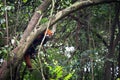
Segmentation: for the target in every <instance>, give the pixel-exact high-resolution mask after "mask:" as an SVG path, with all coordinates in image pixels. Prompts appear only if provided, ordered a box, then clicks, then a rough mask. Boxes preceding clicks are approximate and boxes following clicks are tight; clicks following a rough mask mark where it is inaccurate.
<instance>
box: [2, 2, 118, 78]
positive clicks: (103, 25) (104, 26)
mask: <svg viewBox="0 0 120 80" xmlns="http://www.w3.org/2000/svg"><path fill="white" fill-rule="evenodd" d="M75 1H76V0H59V1H57V0H53V2H52V3H51V5H50V6H49V8H48V9H47V10H46V11H45V15H44V17H43V18H42V19H41V21H40V22H39V24H44V23H46V22H47V21H48V19H49V18H50V17H51V16H54V15H55V14H56V13H57V12H59V11H60V10H62V9H65V8H67V7H69V6H71V5H72V4H73V3H75ZM118 1H119V0H118ZM42 2H43V0H0V67H1V66H2V63H3V62H4V61H3V60H8V59H9V55H10V52H11V51H12V50H13V49H14V48H15V47H16V46H17V45H19V40H20V39H21V37H22V34H23V32H24V30H25V29H26V27H27V25H28V23H29V21H30V19H31V17H32V16H33V14H34V12H35V9H36V7H38V6H39V5H40V4H41V3H42ZM81 2H82V0H81ZM53 5H54V7H53ZM50 15H51V16H50ZM13 42H14V43H13ZM38 48H40V47H39V46H38ZM38 54H39V55H38V56H37V57H36V59H35V60H32V64H33V67H34V70H33V71H32V72H30V71H29V70H28V69H27V68H26V64H25V62H24V59H22V60H21V61H20V63H19V65H18V66H17V68H16V70H15V72H14V74H12V71H11V72H10V78H11V80H14V79H15V80H108V79H110V80H120V3H119V2H117V3H115V2H114V3H106V4H97V5H91V6H89V7H84V8H81V9H78V10H77V11H75V12H73V13H71V14H68V15H67V16H66V17H64V18H62V19H61V20H59V21H58V22H57V27H56V32H55V34H54V36H53V37H52V39H51V40H50V41H48V42H47V44H45V45H44V46H43V47H42V48H40V49H39V51H38ZM10 67H12V66H10ZM13 75H16V76H14V77H12V76H13ZM108 77H109V78H108Z"/></svg>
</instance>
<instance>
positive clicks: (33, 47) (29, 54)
mask: <svg viewBox="0 0 120 80" xmlns="http://www.w3.org/2000/svg"><path fill="white" fill-rule="evenodd" d="M45 34H46V36H45ZM52 35H53V32H52V31H51V30H49V29H48V30H45V31H43V32H42V33H41V34H40V35H38V37H37V38H36V39H35V40H34V41H33V43H32V44H31V45H30V47H29V48H28V49H27V51H26V53H25V55H24V58H25V62H26V65H27V67H28V68H29V69H32V64H31V60H30V59H31V57H33V56H34V55H35V54H36V53H37V52H36V47H37V46H38V45H39V44H40V43H41V42H42V40H43V38H44V36H45V40H44V42H43V44H45V43H46V42H47V41H48V40H49V39H50V37H52ZM43 44H42V45H43Z"/></svg>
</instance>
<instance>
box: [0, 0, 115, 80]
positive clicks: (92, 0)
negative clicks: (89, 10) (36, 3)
mask: <svg viewBox="0 0 120 80" xmlns="http://www.w3.org/2000/svg"><path fill="white" fill-rule="evenodd" d="M45 1H51V0H45ZM115 1H117V0H86V1H77V2H76V3H74V4H73V5H71V6H70V7H68V8H66V9H63V10H61V11H59V12H58V13H57V14H56V15H55V16H54V17H53V18H52V20H51V23H50V25H49V26H52V25H54V24H55V23H56V22H58V21H59V20H60V19H62V18H64V17H65V16H67V15H68V14H70V13H72V12H74V11H76V10H78V9H81V8H84V7H87V6H91V5H96V4H101V3H110V2H115ZM49 4H50V3H49ZM46 6H47V5H46ZM42 7H43V8H44V7H45V6H42ZM43 8H42V9H43ZM46 8H47V7H46ZM46 8H45V9H46ZM43 11H44V10H43ZM36 17H40V14H38V13H35V14H34V16H33V18H32V19H31V21H30V23H29V26H28V28H27V29H26V30H25V32H24V37H22V39H21V40H20V42H21V43H22V45H21V43H20V45H18V48H17V49H14V50H13V52H15V55H14V56H13V57H11V58H10V60H9V63H10V64H8V65H7V66H10V65H11V63H12V69H13V70H14V69H15V67H16V66H17V64H18V62H19V60H21V59H22V57H23V55H24V53H25V51H26V50H27V48H28V47H29V46H30V44H31V43H32V42H33V40H34V39H35V38H36V37H37V36H38V35H39V34H40V33H41V32H42V31H44V30H45V29H46V28H47V27H48V24H49V21H48V22H46V23H44V24H42V25H40V26H39V27H38V26H35V25H36V23H37V22H38V19H39V18H36ZM34 20H35V21H34ZM32 21H33V22H34V23H32ZM31 24H32V26H31ZM33 28H34V29H33ZM28 31H29V32H28ZM29 34H30V35H29ZM13 63H14V64H13ZM7 66H5V65H3V66H2V68H1V69H0V80H6V79H5V77H7V76H8V75H9V74H8V73H9V72H10V68H9V67H7ZM3 68H4V70H2V69H3Z"/></svg>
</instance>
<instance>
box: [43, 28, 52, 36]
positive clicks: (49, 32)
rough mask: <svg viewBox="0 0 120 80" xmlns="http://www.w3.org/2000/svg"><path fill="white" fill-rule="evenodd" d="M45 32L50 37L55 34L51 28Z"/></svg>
mask: <svg viewBox="0 0 120 80" xmlns="http://www.w3.org/2000/svg"><path fill="white" fill-rule="evenodd" d="M45 33H46V36H48V37H52V36H53V32H52V31H51V30H49V29H48V30H47V32H45Z"/></svg>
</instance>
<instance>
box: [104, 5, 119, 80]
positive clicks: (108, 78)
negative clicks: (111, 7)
mask: <svg viewBox="0 0 120 80" xmlns="http://www.w3.org/2000/svg"><path fill="white" fill-rule="evenodd" d="M115 6H116V7H115V18H114V20H113V21H114V22H113V25H112V26H111V36H110V45H109V47H108V54H107V57H106V58H107V59H106V62H105V70H104V71H105V72H104V80H114V74H113V73H114V70H113V69H114V65H113V62H111V59H112V60H113V58H114V52H115V47H116V45H118V44H116V39H117V38H115V29H116V25H117V22H118V20H119V18H118V16H119V7H118V6H117V5H115ZM111 69H112V70H111Z"/></svg>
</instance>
